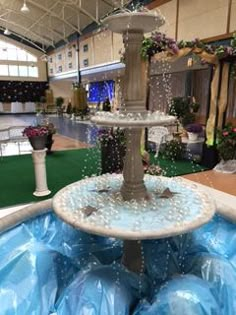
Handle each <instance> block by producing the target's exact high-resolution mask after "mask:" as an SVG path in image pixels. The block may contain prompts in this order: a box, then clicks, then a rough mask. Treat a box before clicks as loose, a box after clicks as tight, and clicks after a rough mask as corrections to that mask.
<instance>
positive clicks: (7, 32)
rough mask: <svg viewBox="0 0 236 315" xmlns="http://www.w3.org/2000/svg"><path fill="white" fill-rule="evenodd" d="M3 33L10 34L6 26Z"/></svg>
mask: <svg viewBox="0 0 236 315" xmlns="http://www.w3.org/2000/svg"><path fill="white" fill-rule="evenodd" d="M3 33H4V35H11V32H10V31H9V29H8V28H6V29H5V30H4V32H3Z"/></svg>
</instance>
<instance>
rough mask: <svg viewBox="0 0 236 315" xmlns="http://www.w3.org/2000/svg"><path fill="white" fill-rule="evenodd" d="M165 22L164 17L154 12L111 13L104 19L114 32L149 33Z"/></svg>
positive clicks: (104, 22)
mask: <svg viewBox="0 0 236 315" xmlns="http://www.w3.org/2000/svg"><path fill="white" fill-rule="evenodd" d="M164 23H165V20H164V18H163V17H161V16H159V15H157V14H155V13H153V12H132V14H130V13H129V12H125V13H119V14H115V15H111V16H109V17H107V18H106V19H104V21H103V24H104V25H105V26H106V27H107V28H109V29H110V30H111V31H112V32H114V33H127V32H130V31H133V32H135V31H138V32H142V33H149V32H151V31H153V30H154V29H155V28H157V27H160V26H162V25H163V24H164Z"/></svg>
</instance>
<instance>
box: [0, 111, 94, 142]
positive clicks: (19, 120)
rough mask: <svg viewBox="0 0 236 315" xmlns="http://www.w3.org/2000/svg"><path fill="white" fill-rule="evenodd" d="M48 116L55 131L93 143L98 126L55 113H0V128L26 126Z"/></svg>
mask: <svg viewBox="0 0 236 315" xmlns="http://www.w3.org/2000/svg"><path fill="white" fill-rule="evenodd" d="M45 118H48V119H49V120H50V122H52V123H53V124H54V125H55V127H56V129H57V133H58V134H60V135H63V136H66V137H69V138H72V139H75V140H79V141H81V142H85V143H88V144H92V145H93V144H95V142H96V137H97V130H98V128H97V127H96V126H94V125H92V124H90V122H89V121H84V122H83V121H82V122H79V121H74V120H71V119H69V118H66V117H58V116H56V115H47V116H46V117H45V116H43V115H40V116H38V117H37V116H36V115H0V129H4V128H7V127H9V126H24V125H26V126H28V125H32V124H33V125H35V124H37V122H41V121H42V120H43V119H45Z"/></svg>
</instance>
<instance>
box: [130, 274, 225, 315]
mask: <svg viewBox="0 0 236 315" xmlns="http://www.w3.org/2000/svg"><path fill="white" fill-rule="evenodd" d="M134 315H221V312H220V308H219V305H218V303H217V295H216V292H215V291H214V288H213V287H212V286H211V285H210V284H209V283H207V281H204V280H201V279H199V278H198V277H195V276H192V275H186V276H178V277H176V278H175V279H173V280H171V281H169V282H167V283H166V284H165V285H163V286H162V287H161V289H160V291H159V292H158V294H156V295H155V296H154V298H153V299H152V301H151V302H150V303H149V302H147V301H142V302H140V304H139V306H138V307H137V309H136V311H135V312H134Z"/></svg>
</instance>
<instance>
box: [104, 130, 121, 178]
mask: <svg viewBox="0 0 236 315" xmlns="http://www.w3.org/2000/svg"><path fill="white" fill-rule="evenodd" d="M98 143H99V146H100V148H101V168H102V174H105V173H116V172H120V171H122V169H123V165H124V157H125V147H126V146H125V132H124V130H123V129H120V128H106V129H105V128H104V129H100V130H99V131H98Z"/></svg>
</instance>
